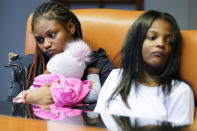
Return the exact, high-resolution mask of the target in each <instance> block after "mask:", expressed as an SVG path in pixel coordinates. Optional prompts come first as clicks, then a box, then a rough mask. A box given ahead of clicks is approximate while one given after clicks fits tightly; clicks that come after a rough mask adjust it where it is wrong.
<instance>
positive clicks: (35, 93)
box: [26, 84, 54, 105]
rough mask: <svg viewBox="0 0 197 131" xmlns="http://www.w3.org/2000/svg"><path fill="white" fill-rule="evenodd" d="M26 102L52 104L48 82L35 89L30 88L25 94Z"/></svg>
mask: <svg viewBox="0 0 197 131" xmlns="http://www.w3.org/2000/svg"><path fill="white" fill-rule="evenodd" d="M26 102H27V103H29V104H35V105H50V104H53V103H54V102H53V99H52V96H51V90H50V84H46V85H44V86H42V87H40V88H38V89H36V90H32V91H31V92H30V93H29V94H28V95H27V96H26Z"/></svg>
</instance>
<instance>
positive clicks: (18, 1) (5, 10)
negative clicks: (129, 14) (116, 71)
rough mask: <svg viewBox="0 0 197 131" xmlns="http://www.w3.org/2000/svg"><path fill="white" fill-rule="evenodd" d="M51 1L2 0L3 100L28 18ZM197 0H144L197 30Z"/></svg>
mask: <svg viewBox="0 0 197 131" xmlns="http://www.w3.org/2000/svg"><path fill="white" fill-rule="evenodd" d="M45 1H49V0H0V46H1V47H0V60H1V62H0V90H1V91H0V99H5V98H6V97H7V95H8V91H9V84H10V83H11V77H12V76H11V71H10V70H9V69H7V68H5V67H3V66H4V65H6V64H7V63H8V59H7V58H8V53H9V52H15V53H18V54H21V55H24V46H25V30H26V21H27V18H28V16H29V14H30V13H31V12H33V10H34V9H35V8H36V7H37V6H38V5H40V4H41V3H42V2H45ZM196 5H197V2H196V0H163V1H161V0H159V1H158V0H144V8H145V10H148V9H155V10H160V11H166V12H169V13H171V14H172V15H173V16H174V17H175V18H176V19H177V21H178V23H179V25H180V27H181V29H197V15H196V12H197V11H196V10H197V9H196ZM97 7H98V6H97V5H85V6H84V5H83V6H82V5H72V6H71V8H75V9H76V8H97ZM105 8H114V9H116V8H117V9H128V10H135V6H133V5H111V4H108V5H106V7H105Z"/></svg>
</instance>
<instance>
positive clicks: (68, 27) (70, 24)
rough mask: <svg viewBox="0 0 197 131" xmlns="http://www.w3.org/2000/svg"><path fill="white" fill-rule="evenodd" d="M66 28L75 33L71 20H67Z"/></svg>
mask: <svg viewBox="0 0 197 131" xmlns="http://www.w3.org/2000/svg"><path fill="white" fill-rule="evenodd" d="M67 30H68V32H69V33H70V34H71V35H73V34H74V33H75V24H74V23H73V22H72V20H69V22H68V23H67Z"/></svg>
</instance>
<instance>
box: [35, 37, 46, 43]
mask: <svg viewBox="0 0 197 131" xmlns="http://www.w3.org/2000/svg"><path fill="white" fill-rule="evenodd" d="M35 38H36V41H37V42H38V43H40V44H41V43H43V42H44V38H43V37H41V36H36V37H35Z"/></svg>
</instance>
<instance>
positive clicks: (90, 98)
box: [84, 74, 101, 104]
mask: <svg viewBox="0 0 197 131" xmlns="http://www.w3.org/2000/svg"><path fill="white" fill-rule="evenodd" d="M87 80H89V81H91V82H92V89H91V90H90V92H89V93H88V95H87V96H86V97H85V99H84V102H85V103H88V104H90V103H95V102H96V101H97V99H98V95H99V93H100V90H101V83H100V79H99V75H98V74H88V75H87Z"/></svg>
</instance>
